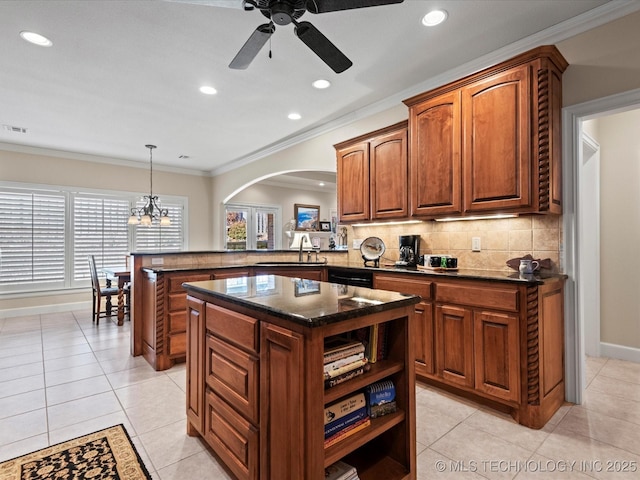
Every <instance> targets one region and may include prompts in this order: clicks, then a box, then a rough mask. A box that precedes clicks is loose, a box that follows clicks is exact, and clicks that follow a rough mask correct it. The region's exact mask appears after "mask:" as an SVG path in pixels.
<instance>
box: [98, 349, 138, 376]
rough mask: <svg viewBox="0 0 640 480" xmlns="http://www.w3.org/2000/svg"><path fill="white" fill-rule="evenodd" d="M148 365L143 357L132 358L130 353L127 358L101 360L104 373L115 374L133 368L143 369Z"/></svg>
mask: <svg viewBox="0 0 640 480" xmlns="http://www.w3.org/2000/svg"><path fill="white" fill-rule="evenodd" d="M145 365H147V361H146V360H145V359H144V357H143V356H142V355H140V356H138V357H132V356H131V355H130V354H129V353H127V354H126V355H125V356H122V357H119V358H112V359H104V360H100V366H101V367H102V370H104V373H115V372H121V371H123V370H130V369H132V368H137V367H142V366H145Z"/></svg>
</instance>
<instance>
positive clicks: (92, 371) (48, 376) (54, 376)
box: [45, 362, 104, 387]
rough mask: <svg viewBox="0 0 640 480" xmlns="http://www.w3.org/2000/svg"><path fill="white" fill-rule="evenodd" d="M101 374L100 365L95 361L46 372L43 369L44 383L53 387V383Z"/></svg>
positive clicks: (59, 383) (68, 381) (58, 383)
mask: <svg viewBox="0 0 640 480" xmlns="http://www.w3.org/2000/svg"><path fill="white" fill-rule="evenodd" d="M103 374H104V372H103V370H102V367H101V366H100V364H99V363H97V362H95V363H89V364H87V365H79V366H77V367H71V368H65V369H64V370H55V371H53V372H48V371H46V369H45V383H46V386H47V387H53V386H55V385H61V384H63V383H70V382H75V381H77V380H83V379H85V378H91V377H97V376H98V375H103Z"/></svg>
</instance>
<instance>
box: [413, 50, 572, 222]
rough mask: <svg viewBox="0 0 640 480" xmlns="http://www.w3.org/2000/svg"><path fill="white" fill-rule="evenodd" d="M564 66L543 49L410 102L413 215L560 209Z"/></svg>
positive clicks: (560, 59)
mask: <svg viewBox="0 0 640 480" xmlns="http://www.w3.org/2000/svg"><path fill="white" fill-rule="evenodd" d="M567 65H568V64H567V62H566V60H565V59H564V58H563V57H562V55H561V54H560V52H559V51H558V50H557V49H556V47H554V46H543V47H538V48H536V49H533V50H530V51H528V52H525V53H523V54H521V55H518V56H517V57H514V58H512V59H511V60H508V61H506V62H503V63H501V64H499V65H496V66H494V67H491V68H487V69H485V70H482V71H480V72H478V73H475V74H473V75H470V76H468V77H465V78H463V79H460V80H458V81H455V82H452V83H450V84H447V85H444V86H442V87H439V88H437V89H434V90H431V91H429V92H425V93H422V94H420V95H416V96H415V97H412V98H409V99H407V100H405V101H404V103H405V104H406V105H407V106H408V107H409V128H410V148H409V151H410V165H411V169H410V175H411V215H412V216H421V217H427V218H434V217H439V216H448V215H451V214H454V215H455V214H462V215H465V214H469V215H472V214H474V213H485V214H487V213H501V212H510V213H556V214H560V213H562V204H561V199H562V190H561V184H562V178H561V164H562V162H561V153H562V152H561V146H560V138H561V107H562V73H563V72H564V70H565V69H566V68H567ZM456 169H460V170H456Z"/></svg>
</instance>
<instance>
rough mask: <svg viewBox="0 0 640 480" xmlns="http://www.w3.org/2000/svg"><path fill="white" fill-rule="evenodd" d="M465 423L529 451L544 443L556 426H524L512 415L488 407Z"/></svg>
mask: <svg viewBox="0 0 640 480" xmlns="http://www.w3.org/2000/svg"><path fill="white" fill-rule="evenodd" d="M463 423H464V424H465V425H468V426H470V427H474V428H477V429H479V430H483V431H485V432H487V433H490V434H491V435H495V436H497V437H500V438H503V439H505V440H507V441H508V442H510V443H513V444H515V445H518V446H520V447H522V448H525V449H527V450H529V451H534V450H535V449H536V448H538V447H539V446H540V445H542V442H544V440H545V439H546V438H547V436H548V435H549V433H551V431H552V430H553V428H554V425H548V426H547V425H545V427H544V428H542V429H540V430H534V429H532V428H523V427H522V425H520V424H518V423H517V422H516V421H515V420H514V419H513V418H512V417H511V416H510V415H507V414H503V413H500V412H496V411H493V410H488V409H483V410H478V411H477V412H475V413H474V414H473V415H471V416H470V417H468V418H467V419H465V421H464V422H463Z"/></svg>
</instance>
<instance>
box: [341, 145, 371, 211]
mask: <svg viewBox="0 0 640 480" xmlns="http://www.w3.org/2000/svg"><path fill="white" fill-rule="evenodd" d="M337 162H338V165H337V169H338V175H337V185H338V208H339V212H340V220H341V221H346V222H348V221H360V220H369V215H370V214H369V143H368V142H363V143H359V144H357V145H354V146H352V147H348V148H344V149H341V150H338V152H337Z"/></svg>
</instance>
